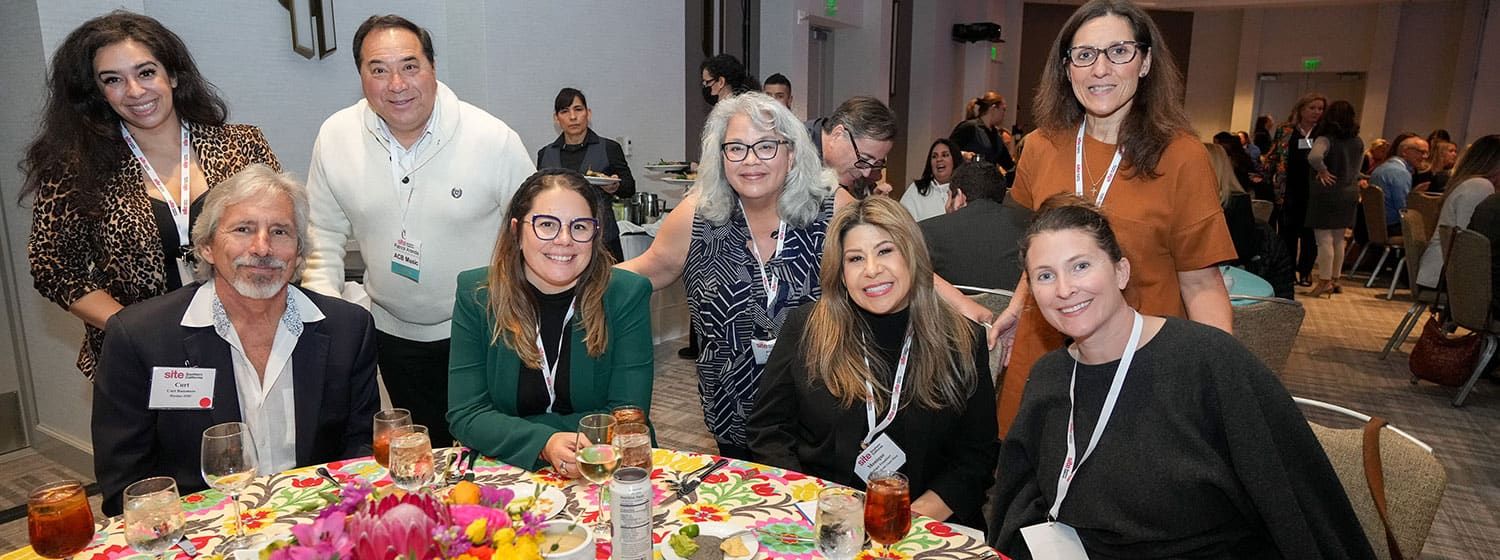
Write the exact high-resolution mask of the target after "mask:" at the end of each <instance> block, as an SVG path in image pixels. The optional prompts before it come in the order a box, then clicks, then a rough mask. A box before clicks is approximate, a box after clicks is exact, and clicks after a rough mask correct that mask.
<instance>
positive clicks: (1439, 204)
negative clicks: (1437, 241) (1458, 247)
mask: <svg viewBox="0 0 1500 560" xmlns="http://www.w3.org/2000/svg"><path fill="white" fill-rule="evenodd" d="M1445 196H1446V192H1445V193H1444V194H1431V193H1426V192H1417V191H1416V190H1415V189H1413V190H1412V192H1411V194H1408V195H1406V207H1407V208H1410V209H1412V210H1416V211H1417V212H1418V213H1421V214H1422V220H1423V222H1422V223H1424V224H1427V229H1426V230H1425V231H1424V232H1423V233H1426V234H1427V237H1429V238H1430V237H1432V230H1433V229H1434V228H1436V227H1437V222H1438V215H1439V213H1440V212H1442V210H1443V200H1445Z"/></svg>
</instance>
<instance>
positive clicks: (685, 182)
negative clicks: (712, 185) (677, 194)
mask: <svg viewBox="0 0 1500 560" xmlns="http://www.w3.org/2000/svg"><path fill="white" fill-rule="evenodd" d="M662 181H663V182H666V183H671V184H673V185H691V184H693V183H696V182H698V180H697V179H678V178H676V177H666V178H664V179H662Z"/></svg>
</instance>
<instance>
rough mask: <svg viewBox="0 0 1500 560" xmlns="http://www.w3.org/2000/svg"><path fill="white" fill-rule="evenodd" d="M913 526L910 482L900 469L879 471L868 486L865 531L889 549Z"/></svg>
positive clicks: (872, 538) (904, 536)
mask: <svg viewBox="0 0 1500 560" xmlns="http://www.w3.org/2000/svg"><path fill="white" fill-rule="evenodd" d="M910 530H911V485H910V484H909V483H908V482H907V480H906V475H904V474H901V473H899V472H876V473H875V474H872V475H870V483H869V484H868V485H866V487H865V531H866V532H868V533H869V534H870V540H873V541H875V542H877V543H880V544H882V545H884V546H885V548H886V549H889V548H890V547H891V545H893V544H896V542H897V541H900V540H901V539H903V538H906V532H907V531H910Z"/></svg>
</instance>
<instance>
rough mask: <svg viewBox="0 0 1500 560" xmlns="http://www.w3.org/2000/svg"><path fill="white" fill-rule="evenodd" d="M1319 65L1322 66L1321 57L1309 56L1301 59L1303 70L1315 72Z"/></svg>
mask: <svg viewBox="0 0 1500 560" xmlns="http://www.w3.org/2000/svg"><path fill="white" fill-rule="evenodd" d="M1321 66H1323V59H1322V58H1321V57H1316V56H1309V57H1307V58H1303V59H1302V71H1303V72H1317V71H1318V68H1319V67H1321Z"/></svg>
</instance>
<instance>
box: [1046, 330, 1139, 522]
mask: <svg viewBox="0 0 1500 560" xmlns="http://www.w3.org/2000/svg"><path fill="white" fill-rule="evenodd" d="M1142 324H1143V322H1142V321H1141V314H1140V313H1139V312H1137V313H1135V324H1134V325H1132V326H1131V327H1130V341H1129V342H1126V343H1125V354H1124V355H1123V356H1120V365H1119V366H1118V367H1116V368H1115V379H1114V381H1112V382H1111V383H1110V384H1109V394H1108V395H1107V396H1105V397H1104V408H1103V409H1101V410H1100V411H1099V421H1098V422H1097V423H1095V424H1094V435H1093V436H1092V437H1090V438H1089V446H1088V447H1087V448H1085V449H1084V450H1083V456H1082V457H1077V455H1078V448H1077V445H1076V444H1074V442H1073V407H1074V404H1075V403H1074V397H1073V386H1074V385H1075V384H1077V383H1078V361H1077V360H1074V361H1073V377H1072V379H1070V380H1069V381H1068V456H1067V457H1066V458H1064V459H1063V466H1062V472H1060V473H1058V475H1057V498H1056V499H1054V500H1053V501H1052V509H1050V510H1047V520H1048V521H1055V520H1057V510H1058V509H1060V508H1062V502H1063V498H1064V497H1066V496H1067V495H1068V487H1069V486H1072V485H1073V476H1074V475H1077V474H1078V468H1079V467H1080V466H1082V465H1083V462H1084V461H1085V460H1087V459H1088V458H1089V455H1090V454H1092V453H1093V452H1094V446H1096V445H1099V436H1101V435H1104V426H1105V425H1106V424H1109V416H1110V414H1113V413H1114V411H1115V401H1116V400H1117V399H1119V398H1120V387H1121V386H1123V385H1124V384H1125V374H1126V373H1129V371H1130V362H1131V360H1133V359H1134V358H1135V346H1136V344H1139V343H1140V341H1141V325H1142ZM1075 457H1077V460H1074V458H1075Z"/></svg>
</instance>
